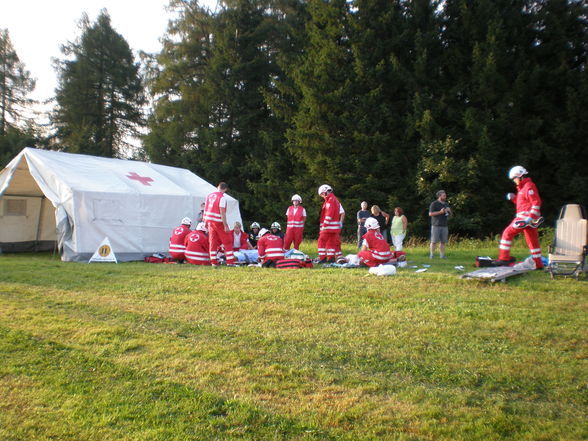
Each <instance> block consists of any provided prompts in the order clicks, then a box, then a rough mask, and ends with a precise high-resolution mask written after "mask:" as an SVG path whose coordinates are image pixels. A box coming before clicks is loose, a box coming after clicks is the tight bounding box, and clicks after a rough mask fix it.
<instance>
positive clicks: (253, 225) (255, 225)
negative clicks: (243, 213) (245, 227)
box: [249, 222, 261, 230]
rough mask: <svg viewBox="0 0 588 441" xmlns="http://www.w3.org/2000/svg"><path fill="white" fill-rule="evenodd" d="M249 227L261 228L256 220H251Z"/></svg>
mask: <svg viewBox="0 0 588 441" xmlns="http://www.w3.org/2000/svg"><path fill="white" fill-rule="evenodd" d="M249 228H251V229H252V230H253V229H254V228H257V229H258V230H259V229H260V228H261V225H259V224H258V223H257V222H253V223H252V224H251V226H250V227H249Z"/></svg>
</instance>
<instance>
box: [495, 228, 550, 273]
mask: <svg viewBox="0 0 588 441" xmlns="http://www.w3.org/2000/svg"><path fill="white" fill-rule="evenodd" d="M515 220H516V219H515ZM513 223H514V221H513V222H512V223H510V224H509V226H508V227H506V228H505V230H504V231H503V232H502V238H501V239H500V245H499V247H498V248H499V253H498V259H499V260H509V259H510V249H511V247H512V240H513V239H514V238H515V236H516V235H518V234H520V233H521V232H522V233H524V234H525V240H526V241H527V246H528V247H529V251H530V252H531V257H532V258H533V260H534V261H535V265H536V266H537V268H543V261H542V260H541V245H540V244H539V232H538V231H537V228H531V227H525V228H515V227H514V226H513Z"/></svg>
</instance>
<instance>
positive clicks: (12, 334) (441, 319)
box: [0, 241, 588, 441]
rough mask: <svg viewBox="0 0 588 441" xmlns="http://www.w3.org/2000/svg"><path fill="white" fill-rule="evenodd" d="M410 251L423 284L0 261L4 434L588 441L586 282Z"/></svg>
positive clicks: (407, 279)
mask: <svg viewBox="0 0 588 441" xmlns="http://www.w3.org/2000/svg"><path fill="white" fill-rule="evenodd" d="M313 246H314V245H313V244H312V243H306V244H305V247H306V249H305V251H307V252H311V251H312V250H313ZM517 247H518V249H516V250H515V253H514V254H515V255H520V256H523V255H526V254H525V253H527V251H526V250H525V249H524V247H523V246H522V245H521V243H520V242H518V243H517ZM347 251H349V252H351V251H353V245H348V246H347ZM407 252H408V257H409V259H410V260H411V263H414V264H416V265H419V266H421V265H422V264H431V267H430V268H429V269H428V271H427V272H425V273H421V274H417V273H415V272H414V271H415V270H414V269H413V268H404V269H400V270H399V272H398V274H397V275H396V276H394V277H382V278H379V277H374V276H368V275H367V270H366V269H333V268H329V269H319V268H315V269H311V270H290V271H282V270H275V269H261V268H225V267H223V268H217V269H214V268H203V267H194V266H191V265H156V264H145V263H138V262H136V263H123V264H118V265H117V264H91V265H87V264H79V263H64V262H61V261H60V260H58V259H57V258H55V257H53V256H51V255H48V254H39V255H31V254H27V255H15V254H11V255H7V254H4V255H0V357H1V358H0V440H2V441H13V440H19V441H20V440H23V441H25V440H26V441H29V440H60V441H61V440H72V441H73V440H75V441H80V440H84V441H89V440H97V441H98V440H99V441H111V440H112V441H115V440H116V441H123V440H125V441H126V440H137V441H139V440H141V441H144V440H161V441H168V440H178V441H179V440H182V441H185V440H260V441H261V440H309V441H310V440H316V441H319V440H320V441H323V440H325V441H328V440H358V441H363V440H466V441H470V440H484V441H486V440H517V441H521V440H586V439H588V428H587V427H588V426H587V425H586V421H587V417H588V415H587V414H588V412H587V411H588V361H587V358H588V340H587V338H586V337H587V332H586V329H587V328H588V326H587V324H588V323H587V314H586V313H587V310H588V308H587V298H588V283H587V282H586V281H585V280H586V279H585V278H584V279H583V280H580V281H576V280H572V279H558V280H555V281H552V280H550V278H549V276H548V275H547V274H546V273H543V272H540V271H535V272H533V273H529V274H526V275H523V276H519V277H518V278H516V277H515V278H512V279H510V280H509V281H508V282H507V283H497V284H487V283H483V282H476V281H465V280H460V279H459V278H458V277H457V276H458V274H459V272H458V271H457V270H455V269H454V266H455V265H467V267H466V268H468V269H469V268H471V265H472V263H473V260H474V256H476V255H478V254H480V255H496V244H495V243H492V242H490V241H488V242H472V241H464V242H462V243H460V244H459V245H453V246H452V247H450V249H449V251H448V255H449V259H447V260H444V261H442V260H439V259H434V260H432V261H429V259H428V251H427V249H426V248H425V247H419V248H412V249H408V250H407ZM314 254H315V253H314V251H313V255H314Z"/></svg>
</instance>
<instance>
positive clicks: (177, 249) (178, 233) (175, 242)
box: [169, 225, 191, 253]
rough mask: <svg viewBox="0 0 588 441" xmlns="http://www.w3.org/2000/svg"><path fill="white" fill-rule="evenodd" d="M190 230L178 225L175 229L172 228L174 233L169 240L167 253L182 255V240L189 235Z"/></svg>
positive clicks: (183, 247)
mask: <svg viewBox="0 0 588 441" xmlns="http://www.w3.org/2000/svg"><path fill="white" fill-rule="evenodd" d="M190 231H191V230H190V228H188V226H186V225H180V226H179V227H177V228H174V231H173V233H172V235H171V237H170V238H169V252H170V253H183V252H184V249H185V248H186V247H185V246H184V239H185V238H186V236H187V235H188V234H190Z"/></svg>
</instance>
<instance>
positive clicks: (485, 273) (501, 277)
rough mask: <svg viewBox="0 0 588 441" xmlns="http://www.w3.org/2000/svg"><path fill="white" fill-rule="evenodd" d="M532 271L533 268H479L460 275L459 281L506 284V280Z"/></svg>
mask: <svg viewBox="0 0 588 441" xmlns="http://www.w3.org/2000/svg"><path fill="white" fill-rule="evenodd" d="M530 271H534V268H528V267H518V268H517V267H514V266H497V267H491V268H481V269H478V270H476V271H472V272H471V273H467V274H462V275H461V276H460V279H478V280H487V281H489V282H506V279H508V278H509V277H512V276H518V275H519V274H525V273H528V272H530Z"/></svg>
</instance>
